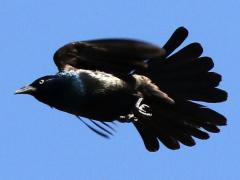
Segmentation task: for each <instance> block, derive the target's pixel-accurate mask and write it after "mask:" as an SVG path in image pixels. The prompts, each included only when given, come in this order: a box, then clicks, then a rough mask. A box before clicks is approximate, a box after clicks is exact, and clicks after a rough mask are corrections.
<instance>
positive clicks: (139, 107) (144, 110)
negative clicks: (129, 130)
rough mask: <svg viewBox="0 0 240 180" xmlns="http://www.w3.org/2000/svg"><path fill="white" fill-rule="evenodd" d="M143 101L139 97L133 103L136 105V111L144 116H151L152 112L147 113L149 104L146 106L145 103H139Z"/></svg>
mask: <svg viewBox="0 0 240 180" xmlns="http://www.w3.org/2000/svg"><path fill="white" fill-rule="evenodd" d="M142 102H143V98H139V99H138V101H137V102H136V104H135V107H136V110H137V111H136V112H137V113H138V114H139V115H141V116H144V117H151V116H152V113H149V112H148V110H149V108H150V106H148V105H147V104H141V103H142Z"/></svg>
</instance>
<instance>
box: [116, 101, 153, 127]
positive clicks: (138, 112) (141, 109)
mask: <svg viewBox="0 0 240 180" xmlns="http://www.w3.org/2000/svg"><path fill="white" fill-rule="evenodd" d="M142 102H143V98H139V99H138V101H137V102H136V104H135V108H134V109H133V113H130V114H128V115H124V116H120V117H119V121H120V122H132V121H138V117H143V118H146V117H151V116H152V113H149V112H148V110H149V108H150V107H149V106H148V105H147V104H143V103H142Z"/></svg>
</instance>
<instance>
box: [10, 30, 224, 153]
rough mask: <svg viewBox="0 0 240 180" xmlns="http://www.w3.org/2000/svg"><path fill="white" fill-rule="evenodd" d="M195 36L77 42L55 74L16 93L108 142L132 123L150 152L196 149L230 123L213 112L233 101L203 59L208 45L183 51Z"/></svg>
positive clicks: (61, 53)
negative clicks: (158, 40) (161, 42)
mask: <svg viewBox="0 0 240 180" xmlns="http://www.w3.org/2000/svg"><path fill="white" fill-rule="evenodd" d="M187 37H188V30H187V29H186V28H185V27H179V28H177V29H176V30H175V31H174V32H173V33H172V35H171V36H170V38H169V39H168V40H167V41H166V43H165V44H164V45H163V46H162V47H160V46H158V45H155V44H152V43H148V42H145V41H142V40H137V39H128V38H126V39H124V38H111V39H96V40H86V41H75V42H71V43H68V44H66V45H64V46H62V47H60V48H59V49H58V50H57V51H56V52H55V53H54V56H53V60H54V62H55V64H56V66H57V68H58V72H57V73H56V74H55V75H47V76H44V77H41V78H38V79H37V80H35V81H33V82H32V83H31V84H30V85H26V86H24V87H22V88H20V89H18V90H17V91H16V92H15V94H28V95H31V96H33V97H35V98H36V99H37V100H38V101H40V102H42V103H44V104H47V105H48V106H50V107H52V108H55V109H58V110H60V111H64V112H67V113H70V114H72V115H74V116H76V117H78V118H79V119H80V120H81V121H82V122H83V123H84V124H85V125H86V126H87V127H88V128H90V129H91V130H92V131H94V132H95V133H97V134H98V135H100V136H103V137H105V138H109V137H110V136H111V135H113V133H114V131H115V128H113V125H114V124H115V123H116V122H119V123H127V124H129V123H131V124H133V126H134V127H135V128H136V130H137V132H138V133H139V135H140V137H141V138H142V141H143V144H144V145H145V148H146V149H147V150H148V151H150V152H156V151H158V150H159V149H160V145H161V146H162V145H163V146H165V147H166V148H167V149H171V150H177V149H179V148H180V146H182V145H185V146H189V147H191V146H194V145H195V144H196V139H201V140H206V139H208V138H209V133H218V132H220V127H221V126H224V125H226V124H227V119H226V118H225V117H224V115H222V114H220V113H218V112H216V111H215V110H213V109H210V108H208V107H207V106H206V104H207V103H219V102H224V101H226V100H227V92H226V91H224V90H222V89H220V88H218V86H219V83H220V81H221V80H222V77H221V75H220V74H218V73H216V72H213V71H211V70H212V68H213V67H214V62H213V60H212V58H211V57H209V56H202V54H203V48H202V46H201V44H200V43H198V42H193V43H190V44H188V45H186V46H184V47H183V48H180V46H181V45H182V43H183V42H184V41H185V39H186V38H187ZM178 48H180V50H178ZM203 103H204V105H203ZM83 117H84V119H83ZM86 121H87V122H86Z"/></svg>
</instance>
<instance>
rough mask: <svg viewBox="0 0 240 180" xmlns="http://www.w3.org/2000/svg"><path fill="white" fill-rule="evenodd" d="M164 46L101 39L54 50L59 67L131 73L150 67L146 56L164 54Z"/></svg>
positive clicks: (136, 41) (60, 68) (126, 40)
mask: <svg viewBox="0 0 240 180" xmlns="http://www.w3.org/2000/svg"><path fill="white" fill-rule="evenodd" d="M164 54H165V50H164V49H162V48H160V47H158V46H155V45H153V44H150V43H146V42H142V41H138V40H130V39H101V40H90V41H78V42H72V43H69V44H66V45H65V46H63V47H61V48H60V49H58V50H57V51H56V53H55V54H54V62H55V64H56V66H57V67H58V69H59V71H62V70H64V69H66V68H67V67H73V68H76V69H89V70H100V71H105V72H109V73H128V72H130V71H131V70H133V69H142V68H146V67H147V63H146V61H145V60H149V59H152V58H161V57H162V56H164Z"/></svg>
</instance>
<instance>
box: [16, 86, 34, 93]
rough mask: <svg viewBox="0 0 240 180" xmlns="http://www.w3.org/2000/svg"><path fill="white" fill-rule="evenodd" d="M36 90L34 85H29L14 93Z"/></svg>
mask: <svg viewBox="0 0 240 180" xmlns="http://www.w3.org/2000/svg"><path fill="white" fill-rule="evenodd" d="M35 91H36V88H35V87H32V86H30V85H27V86H24V87H22V88H20V89H18V90H16V91H15V94H33V93H34V92H35Z"/></svg>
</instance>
